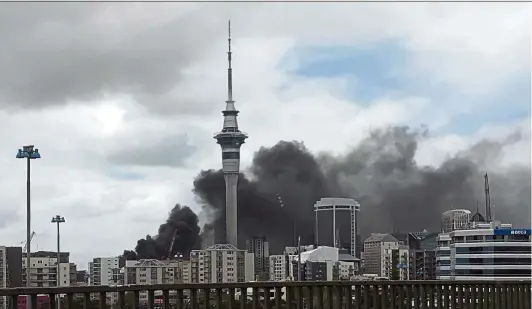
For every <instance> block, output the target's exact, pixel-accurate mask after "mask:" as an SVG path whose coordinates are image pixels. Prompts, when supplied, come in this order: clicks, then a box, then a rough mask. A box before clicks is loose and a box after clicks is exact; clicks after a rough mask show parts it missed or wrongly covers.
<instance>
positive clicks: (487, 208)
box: [484, 173, 492, 222]
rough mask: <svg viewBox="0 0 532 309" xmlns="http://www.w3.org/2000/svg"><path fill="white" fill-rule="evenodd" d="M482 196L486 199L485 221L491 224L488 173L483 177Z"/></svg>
mask: <svg viewBox="0 0 532 309" xmlns="http://www.w3.org/2000/svg"><path fill="white" fill-rule="evenodd" d="M484 195H485V198H486V221H487V222H491V220H492V218H491V197H490V184H489V180H488V173H486V174H485V175H484Z"/></svg>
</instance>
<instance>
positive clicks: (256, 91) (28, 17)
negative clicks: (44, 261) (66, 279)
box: [0, 3, 531, 265]
mask: <svg viewBox="0 0 532 309" xmlns="http://www.w3.org/2000/svg"><path fill="white" fill-rule="evenodd" d="M3 7H4V9H3V10H2V11H0V25H2V27H0V42H3V43H4V44H2V45H3V46H4V47H3V49H2V52H0V53H1V55H2V57H0V59H1V60H0V61H1V67H2V70H0V129H1V130H0V136H1V140H2V143H1V144H0V154H1V157H0V158H1V160H0V164H1V166H0V169H1V170H2V172H3V175H4V177H2V179H1V180H0V186H1V187H2V188H3V190H2V194H1V195H0V205H1V206H0V231H1V233H0V243H2V244H4V245H18V244H20V243H21V242H22V241H24V239H25V235H26V234H25V233H26V231H25V227H26V225H25V203H26V201H25V197H26V195H25V190H26V186H25V176H26V174H25V165H24V163H23V162H21V161H17V160H16V159H15V154H16V151H17V149H18V148H20V147H21V146H22V145H25V144H28V143H31V144H34V145H35V146H36V147H37V148H39V150H40V152H41V155H42V157H43V159H42V160H38V161H36V162H35V163H33V164H32V213H33V221H32V229H33V230H34V231H35V232H36V235H35V237H34V238H33V241H32V250H34V251H35V250H37V249H44V250H52V249H53V248H54V247H55V241H56V239H55V227H54V225H53V224H51V223H50V220H51V218H52V217H53V216H55V215H56V214H60V215H61V216H64V217H65V219H66V223H64V224H62V225H61V231H62V238H61V247H62V249H64V250H65V251H69V252H71V255H72V260H74V261H76V263H78V264H79V265H86V264H87V261H89V260H90V259H91V258H92V257H94V256H115V255H118V254H121V253H122V252H123V250H125V249H126V250H133V249H135V246H136V245H137V240H138V239H141V238H143V237H145V236H146V235H147V234H150V235H154V234H156V233H157V229H158V228H159V225H160V224H162V223H164V222H165V220H166V218H167V217H168V212H169V211H170V210H171V209H172V208H173V207H174V205H175V204H178V203H179V204H180V205H188V206H190V208H191V209H192V210H193V211H194V212H195V213H196V214H197V215H198V216H199V220H200V222H199V227H201V228H203V226H204V224H205V223H208V222H212V220H213V218H214V217H215V216H216V211H212V210H213V209H218V208H219V205H220V203H223V191H224V189H223V178H221V174H220V173H219V172H216V171H217V170H218V169H220V168H221V167H222V165H221V155H220V146H219V145H217V144H216V141H215V140H214V139H213V138H212V137H213V133H214V132H217V131H219V130H220V129H221V127H222V120H223V119H222V115H221V111H222V110H223V109H224V108H225V100H227V56H226V54H225V53H226V52H227V20H228V19H231V22H232V25H233V26H232V27H233V28H232V39H233V53H234V54H233V94H234V97H233V99H234V100H235V101H236V106H237V109H238V110H240V114H239V118H238V120H239V127H240V129H241V130H242V131H244V132H246V133H248V134H249V138H248V139H247V140H246V143H245V144H244V145H243V146H242V148H241V154H240V161H241V165H240V172H241V173H243V174H244V175H245V178H244V177H241V179H240V188H239V190H240V192H239V203H238V207H239V215H240V214H241V213H242V215H240V216H239V222H241V221H242V222H243V223H239V224H240V225H239V229H240V230H239V233H242V234H244V235H250V234H253V233H257V234H268V237H269V240H270V242H271V243H272V246H273V247H274V248H275V247H276V246H277V247H279V248H280V247H283V246H284V245H287V244H289V243H290V242H291V240H290V239H289V238H290V233H291V228H292V225H291V224H292V219H293V218H297V220H300V222H299V224H300V225H301V226H302V227H303V228H302V229H305V230H311V229H312V221H311V219H312V204H313V203H314V202H315V201H316V200H317V199H319V198H321V197H324V196H329V195H339V196H345V197H350V198H356V199H357V200H359V201H360V203H361V211H360V216H361V221H360V227H359V228H360V232H361V233H362V234H363V235H364V234H365V235H367V234H369V233H371V232H391V231H393V230H401V231H405V230H406V229H408V228H411V229H415V230H422V229H423V228H427V229H432V230H434V229H438V224H439V216H440V214H441V213H442V212H443V211H445V210H449V209H452V208H467V209H471V210H473V209H474V207H475V204H476V201H477V200H480V201H481V202H482V201H483V200H482V199H483V181H484V179H483V178H482V176H483V174H484V173H486V172H488V173H490V184H491V189H492V193H491V194H492V201H493V204H494V212H495V216H497V217H498V218H500V219H501V220H503V221H506V222H512V223H513V224H514V225H515V226H516V227H530V156H531V152H530V101H531V97H530V93H531V89H530V84H531V80H530V75H531V71H530V68H531V63H530V52H531V51H530V31H529V29H530V21H529V16H530V5H529V4H513V5H507V4H494V3H489V4H488V3H483V4H480V3H458V4H457V3H454V4H443V3H440V4H433V3H431V4H428V3H416V4H412V3H408V4H406V3H397V4H389V3H380V4H377V3H372V4H368V3H364V4H363V3H335V4H327V5H324V4H319V3H314V4H305V5H302V4H293V3H285V4H279V3H278V4H271V3H270V4H267V3H247V4H236V3H235V4H221V3H217V4H213V3H208V4H207V3H127V4H126V3H113V4H111V3H55V4H51V3H47V4H39V3H24V4H22V3H6V4H3ZM280 141H283V142H280ZM292 141H297V142H292ZM300 142H301V143H300ZM209 169H213V170H215V171H212V172H203V173H202V171H206V170H209ZM200 173H201V174H200ZM198 175H199V176H198ZM220 180H222V182H220ZM220 183H221V184H222V186H220ZM220 192H221V193H220ZM277 193H281V194H282V195H283V198H284V199H285V200H286V210H284V209H283V210H281V209H279V207H278V206H279V205H278V203H277V199H276V194H277ZM305 207H308V209H306V208H305ZM285 221H286V222H285ZM272 227H273V228H275V230H276V231H274V232H272V231H271V229H272ZM285 235H287V237H286V238H287V239H286V241H284V239H285V237H284V236H285ZM302 236H303V237H308V239H311V238H312V237H311V236H309V235H302Z"/></svg>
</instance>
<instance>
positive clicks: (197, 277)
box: [190, 245, 255, 283]
mask: <svg viewBox="0 0 532 309" xmlns="http://www.w3.org/2000/svg"><path fill="white" fill-rule="evenodd" d="M254 264H255V263H254V257H253V253H248V252H247V251H246V250H239V249H237V248H236V247H235V246H232V245H214V246H211V247H208V248H206V249H203V250H192V252H191V253H190V269H191V274H190V278H191V283H228V282H247V281H253V280H255V265H254Z"/></svg>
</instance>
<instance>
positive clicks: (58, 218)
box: [52, 215, 65, 309]
mask: <svg viewBox="0 0 532 309" xmlns="http://www.w3.org/2000/svg"><path fill="white" fill-rule="evenodd" d="M52 223H57V274H56V280H55V281H56V285H57V287H60V286H61V249H60V246H59V244H60V237H59V235H60V234H59V224H60V223H65V217H61V216H60V215H56V216H55V217H53V218H52ZM60 308H61V298H60V297H59V294H57V309H60ZM52 309H53V308H52Z"/></svg>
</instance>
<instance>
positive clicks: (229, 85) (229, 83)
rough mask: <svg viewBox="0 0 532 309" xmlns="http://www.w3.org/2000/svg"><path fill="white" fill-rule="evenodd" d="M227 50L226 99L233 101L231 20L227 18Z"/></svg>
mask: <svg viewBox="0 0 532 309" xmlns="http://www.w3.org/2000/svg"><path fill="white" fill-rule="evenodd" d="M227 41H228V43H229V51H228V52H227V60H228V61H229V69H228V70H227V88H228V89H227V101H228V102H232V101H233V68H232V67H231V55H232V52H231V20H229V38H228V39H227Z"/></svg>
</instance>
